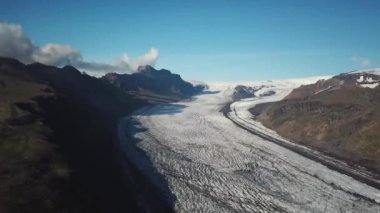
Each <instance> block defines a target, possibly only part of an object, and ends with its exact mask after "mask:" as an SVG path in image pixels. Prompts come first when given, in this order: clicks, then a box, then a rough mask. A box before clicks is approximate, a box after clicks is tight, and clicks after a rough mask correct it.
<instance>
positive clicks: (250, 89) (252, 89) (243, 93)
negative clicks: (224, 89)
mask: <svg viewBox="0 0 380 213" xmlns="http://www.w3.org/2000/svg"><path fill="white" fill-rule="evenodd" d="M265 87H270V86H265V85H262V86H243V85H237V86H236V87H235V88H234V91H233V93H232V99H233V100H235V101H236V100H240V99H244V98H253V97H256V94H255V93H256V92H257V91H259V90H260V89H263V88H265ZM274 93H275V91H273V90H268V91H266V92H264V93H261V94H259V95H258V96H260V97H261V96H269V95H273V94H274Z"/></svg>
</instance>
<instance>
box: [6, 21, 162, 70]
mask: <svg viewBox="0 0 380 213" xmlns="http://www.w3.org/2000/svg"><path fill="white" fill-rule="evenodd" d="M0 56H5V57H12V58H16V59H18V60H20V61H22V62H24V63H31V62H40V63H44V64H48V65H54V66H65V65H73V66H75V67H76V68H78V69H82V70H84V71H87V72H102V73H106V72H136V71H137V70H138V67H139V66H144V65H151V66H154V65H155V63H156V62H157V60H158V58H159V52H158V49H156V48H151V49H150V50H149V52H147V53H146V54H144V55H142V56H140V57H138V58H136V59H131V58H129V57H128V54H127V53H125V54H124V55H123V56H122V57H121V58H120V59H117V60H116V61H115V62H114V63H112V64H109V63H101V62H89V61H85V60H84V59H83V57H82V54H81V52H80V50H79V49H77V48H74V47H72V46H69V45H64V44H54V43H50V44H46V45H44V46H42V47H39V46H38V45H36V44H34V43H33V42H32V40H31V39H30V38H29V37H28V36H27V35H26V33H25V32H24V31H23V30H22V27H21V26H20V25H14V24H7V23H0Z"/></svg>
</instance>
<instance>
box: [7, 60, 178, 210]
mask: <svg viewBox="0 0 380 213" xmlns="http://www.w3.org/2000/svg"><path fill="white" fill-rule="evenodd" d="M0 97H1V98H0V182H1V187H0V197H1V199H0V212H145V211H155V212H168V211H169V212H170V211H171V209H172V206H170V205H171V204H166V203H165V202H164V201H163V200H162V199H161V198H160V196H159V195H158V194H157V192H156V189H155V187H154V186H153V185H151V184H150V183H149V181H147V180H146V179H145V178H144V177H143V176H142V175H141V174H140V173H139V171H138V170H137V169H136V168H135V167H133V166H132V164H131V165H129V164H128V162H125V164H124V165H123V168H122V165H120V164H119V161H120V160H121V159H120V158H121V156H122V155H121V154H120V153H119V147H118V145H117V141H116V140H117V136H116V132H115V131H116V125H117V122H118V120H119V118H120V117H122V116H125V115H127V114H129V113H131V112H132V111H133V110H135V109H137V108H138V107H140V106H142V105H145V104H147V103H146V102H143V101H141V100H136V99H135V98H133V97H131V96H130V95H128V94H127V93H125V92H123V91H121V90H119V89H118V88H116V87H114V86H112V85H110V84H108V83H105V82H104V81H102V80H100V79H97V78H94V77H91V76H88V75H86V74H82V73H80V72H79V71H78V70H76V69H75V68H74V67H70V66H66V67H64V68H61V69H60V68H56V67H52V66H46V65H43V64H37V63H36V64H31V65H24V64H22V63H20V62H18V61H17V60H14V59H9V58H0ZM123 160H125V159H123ZM126 165H128V166H127V167H126ZM141 188H143V190H141ZM141 198H143V199H141Z"/></svg>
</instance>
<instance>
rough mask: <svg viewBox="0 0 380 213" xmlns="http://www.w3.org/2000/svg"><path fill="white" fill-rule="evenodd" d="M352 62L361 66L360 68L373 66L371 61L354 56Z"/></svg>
mask: <svg viewBox="0 0 380 213" xmlns="http://www.w3.org/2000/svg"><path fill="white" fill-rule="evenodd" d="M351 61H353V62H355V63H357V64H359V65H360V66H363V67H366V66H368V65H370V64H371V60H370V59H368V58H362V57H357V56H352V57H351Z"/></svg>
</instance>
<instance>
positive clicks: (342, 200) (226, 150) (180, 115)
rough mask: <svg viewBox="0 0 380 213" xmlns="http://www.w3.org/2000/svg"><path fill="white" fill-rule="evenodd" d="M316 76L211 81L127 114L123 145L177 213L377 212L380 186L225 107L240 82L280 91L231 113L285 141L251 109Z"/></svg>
mask: <svg viewBox="0 0 380 213" xmlns="http://www.w3.org/2000/svg"><path fill="white" fill-rule="evenodd" d="M324 78H327V77H324ZM318 79H321V77H316V78H307V79H294V80H277V81H254V82H237V83H226V82H208V85H209V91H206V92H204V93H203V94H200V95H197V96H195V97H194V98H192V99H189V100H184V101H180V102H176V103H171V104H161V105H157V106H153V107H144V108H141V109H139V110H138V111H136V112H135V113H134V114H133V115H131V116H127V117H125V118H123V119H122V120H121V121H120V123H119V132H118V133H119V139H120V145H121V147H122V149H123V150H124V153H125V155H126V157H127V158H128V159H129V160H130V161H131V162H133V163H134V164H135V165H136V166H137V167H138V168H139V169H140V170H141V172H142V173H143V174H144V175H146V176H147V177H149V179H150V180H151V181H152V182H153V183H154V184H155V185H156V186H157V187H158V188H159V189H160V191H161V193H162V196H164V197H165V198H166V200H167V201H168V202H173V203H174V209H175V211H176V212H380V190H378V189H376V188H374V187H371V186H369V185H367V184H365V183H362V182H360V181H358V180H355V179H353V178H352V177H350V176H347V175H345V174H342V173H339V172H337V171H335V170H332V169H330V168H328V167H326V166H325V165H323V164H321V163H319V162H317V161H314V160H311V159H309V158H307V157H304V156H302V155H300V154H297V153H296V152H293V151H291V150H289V149H287V148H285V147H283V146H280V145H278V144H276V143H273V142H271V141H269V140H266V139H264V138H262V137H259V136H257V135H255V134H252V133H251V132H249V131H247V130H245V129H243V128H241V127H239V126H238V125H236V124H235V123H234V122H232V121H231V120H230V119H229V118H227V117H225V116H224V114H223V113H222V112H220V110H221V108H222V107H223V106H225V105H226V104H227V103H229V102H231V94H232V93H233V89H234V87H235V86H236V85H247V86H264V87H262V89H260V90H259V91H257V92H256V93H257V94H256V95H257V96H259V95H260V94H263V93H265V92H266V91H268V90H273V91H275V92H276V93H275V95H272V96H262V97H255V98H249V99H243V100H240V101H237V102H234V103H232V104H231V106H230V107H231V109H232V111H231V113H230V115H229V117H230V118H231V119H233V120H234V121H235V122H240V123H242V124H243V125H246V126H247V127H248V128H252V129H254V130H257V131H261V132H264V133H265V134H268V135H271V137H275V138H278V139H281V140H286V139H283V138H281V137H280V136H278V135H277V134H276V133H275V132H274V131H272V130H269V129H266V128H265V127H264V126H262V125H261V124H260V123H258V122H255V121H254V120H253V119H252V115H251V114H250V113H249V112H248V109H249V108H250V107H252V106H254V105H255V104H258V103H264V102H270V101H276V100H279V99H282V98H283V97H284V96H286V95H287V94H288V93H289V92H290V91H291V90H292V89H293V88H296V87H298V86H300V85H301V84H308V83H314V82H316V81H317V80H318ZM260 88H261V87H260Z"/></svg>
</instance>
